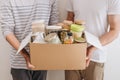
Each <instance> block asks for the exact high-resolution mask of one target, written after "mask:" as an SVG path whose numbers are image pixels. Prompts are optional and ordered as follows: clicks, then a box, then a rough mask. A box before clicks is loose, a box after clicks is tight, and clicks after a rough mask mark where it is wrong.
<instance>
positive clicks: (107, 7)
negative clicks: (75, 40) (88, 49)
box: [67, 0, 120, 63]
mask: <svg viewBox="0 0 120 80" xmlns="http://www.w3.org/2000/svg"><path fill="white" fill-rule="evenodd" d="M67 4H68V5H67V11H71V12H74V14H75V17H74V19H75V20H84V21H85V22H86V25H85V26H86V30H87V31H88V32H90V33H92V34H94V35H95V36H97V37H100V36H101V35H103V34H104V33H105V32H107V30H108V25H109V24H108V22H107V15H116V14H120V0H68V2H67ZM106 56H107V54H106V52H105V50H99V49H97V50H96V51H95V52H94V53H93V55H92V59H91V60H92V61H95V62H100V63H104V62H106Z"/></svg>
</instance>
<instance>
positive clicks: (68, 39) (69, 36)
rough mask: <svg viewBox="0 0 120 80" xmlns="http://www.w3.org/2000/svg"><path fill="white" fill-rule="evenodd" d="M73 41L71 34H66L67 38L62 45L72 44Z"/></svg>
mask: <svg viewBox="0 0 120 80" xmlns="http://www.w3.org/2000/svg"><path fill="white" fill-rule="evenodd" d="M73 41H74V39H73V34H72V33H71V32H68V33H67V36H66V37H65V39H64V44H72V43H73Z"/></svg>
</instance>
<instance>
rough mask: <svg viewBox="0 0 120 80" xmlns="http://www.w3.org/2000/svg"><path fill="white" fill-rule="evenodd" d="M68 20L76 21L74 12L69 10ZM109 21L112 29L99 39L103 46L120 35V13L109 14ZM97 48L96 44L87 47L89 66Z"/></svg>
mask: <svg viewBox="0 0 120 80" xmlns="http://www.w3.org/2000/svg"><path fill="white" fill-rule="evenodd" d="M67 20H71V21H74V13H73V12H68V16H67ZM108 23H109V24H110V31H109V32H106V33H105V34H104V35H102V36H101V37H100V38H99V39H100V42H101V44H102V46H105V45H107V44H109V43H110V42H112V41H113V40H114V39H116V38H117V37H118V35H119V31H120V15H108ZM96 49H97V48H96V47H94V46H90V47H88V49H87V66H88V65H89V62H90V58H91V55H92V53H93V52H94V51H95V50H96Z"/></svg>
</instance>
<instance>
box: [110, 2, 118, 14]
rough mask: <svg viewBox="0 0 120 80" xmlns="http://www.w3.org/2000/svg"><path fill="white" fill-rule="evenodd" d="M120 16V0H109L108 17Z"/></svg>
mask: <svg viewBox="0 0 120 80" xmlns="http://www.w3.org/2000/svg"><path fill="white" fill-rule="evenodd" d="M112 14H120V0H108V15H112Z"/></svg>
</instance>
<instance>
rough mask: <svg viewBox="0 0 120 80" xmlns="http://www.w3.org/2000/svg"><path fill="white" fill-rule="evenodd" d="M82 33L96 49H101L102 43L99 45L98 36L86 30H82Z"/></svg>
mask: <svg viewBox="0 0 120 80" xmlns="http://www.w3.org/2000/svg"><path fill="white" fill-rule="evenodd" d="M84 33H85V36H86V40H87V42H88V43H89V44H91V45H93V46H95V47H96V48H98V49H102V45H101V43H100V41H99V38H98V37H96V36H94V35H92V34H91V33H89V32H87V31H84Z"/></svg>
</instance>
